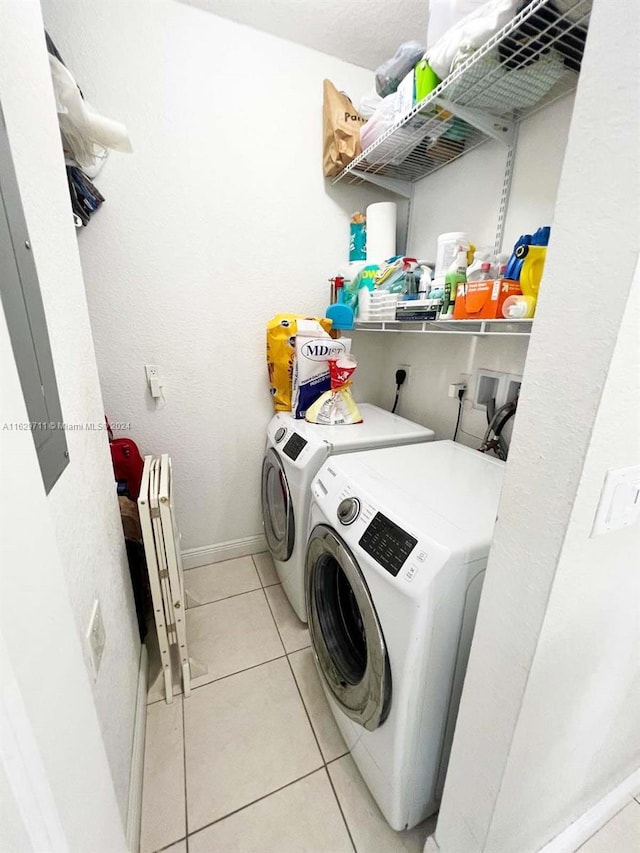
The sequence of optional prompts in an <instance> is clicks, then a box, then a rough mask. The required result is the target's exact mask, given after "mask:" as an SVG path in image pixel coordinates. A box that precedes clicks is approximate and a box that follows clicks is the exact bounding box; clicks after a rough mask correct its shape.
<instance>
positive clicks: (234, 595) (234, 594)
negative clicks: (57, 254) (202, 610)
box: [186, 585, 264, 613]
mask: <svg viewBox="0 0 640 853" xmlns="http://www.w3.org/2000/svg"><path fill="white" fill-rule="evenodd" d="M261 589H264V587H263V586H262V585H260V586H255V587H253V589H243V590H242V592H232V593H231V595H223V596H221V597H220V598H214V599H213V600H212V601H203V602H202V603H201V604H190V605H189V607H187V613H188V612H189V611H190V610H198V608H199V607H206V606H207V605H208V604H217V603H218V602H219V601H229V599H230V598H238V597H239V596H241V595H249V593H250V592H258V591H259V590H261ZM186 592H189V590H188V589H187V590H186Z"/></svg>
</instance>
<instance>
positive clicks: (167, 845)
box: [153, 835, 187, 853]
mask: <svg viewBox="0 0 640 853" xmlns="http://www.w3.org/2000/svg"><path fill="white" fill-rule="evenodd" d="M186 840H187V836H186V835H183V836H182V838H178V839H177V840H176V841H172V842H171V844H165V846H164V847H158V849H157V850H154V851H153V853H163V851H164V850H168V849H169V848H170V847H173V845H174V844H180V842H181V841H184V842H186Z"/></svg>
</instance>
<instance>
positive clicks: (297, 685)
mask: <svg viewBox="0 0 640 853" xmlns="http://www.w3.org/2000/svg"><path fill="white" fill-rule="evenodd" d="M305 648H309V646H306V647H305ZM296 651H303V649H297V650H296ZM291 654H295V652H292V653H291ZM289 657H290V656H289V653H287V663H288V664H289V669H290V670H291V675H292V677H293V683H294V684H295V685H296V688H297V690H298V695H299V696H300V701H301V702H302V707H303V708H304V712H305V714H306V715H307V720H308V721H309V726H310V727H311V731H312V733H313V736H314V738H315V741H316V744H317V746H318V752H319V753H320V758H321V759H322V766H323V767H324V772H325V773H326V775H327V779H328V780H329V785H331V790H332V791H333V796H334V797H335V798H336V803H337V804H338V809H339V811H340V816H341V817H342V820H343V823H344V826H345V829H346V830H347V835H348V836H349V841H350V842H351V846H352V847H353V849H354V851H355V853H358V850H357V848H356V845H355V842H354V840H353V837H352V835H351V830H350V829H349V824H348V823H347V818H346V817H345V814H344V812H343V811H342V804H341V803H340V797H338V793H337V791H336V789H335V787H334V785H333V781H332V779H331V774H330V773H329V767H328V764H330V763H331V762H327V761H326V759H325V757H324V752H323V751H322V747H321V746H320V740H319V739H318V735H317V734H316V730H315V728H314V726H313V722H312V721H311V715H310V713H309V709H308V708H307V703H306V702H305V701H304V696H303V695H302V690H301V689H300V685H299V684H298V679H297V678H296V673H295V670H294V668H293V665H292V663H291V661H290V659H289ZM345 754H346V753H345ZM342 757H343V756H340V758H342ZM333 760H334V761H335V760H336V759H333Z"/></svg>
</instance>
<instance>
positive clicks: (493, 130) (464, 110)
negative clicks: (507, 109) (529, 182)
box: [434, 98, 515, 148]
mask: <svg viewBox="0 0 640 853" xmlns="http://www.w3.org/2000/svg"><path fill="white" fill-rule="evenodd" d="M434 101H435V103H436V104H437V105H438V106H439V107H442V109H444V110H447V112H450V113H453V114H454V116H458V118H461V119H462V120H463V121H466V122H467V124H470V125H472V126H473V127H477V128H478V130H481V131H482V132H483V133H485V134H486V135H487V136H490V137H491V138H492V139H497V140H498V141H499V142H502V143H503V145H506V146H507V148H510V147H511V146H512V145H513V140H514V134H515V124H514V123H513V122H512V121H509V120H508V119H503V118H500V116H494V115H491V113H487V112H483V111H482V110H475V109H473V108H472V107H462V106H460V104H455V103H453V102H452V101H446V100H444V98H435V99H434Z"/></svg>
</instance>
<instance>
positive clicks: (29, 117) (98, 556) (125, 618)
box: [0, 0, 140, 817]
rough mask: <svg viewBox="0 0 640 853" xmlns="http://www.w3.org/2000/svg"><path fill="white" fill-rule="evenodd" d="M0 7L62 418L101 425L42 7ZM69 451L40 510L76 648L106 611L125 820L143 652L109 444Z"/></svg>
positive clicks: (107, 669) (113, 732) (102, 699)
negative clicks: (55, 552) (94, 617)
mask: <svg viewBox="0 0 640 853" xmlns="http://www.w3.org/2000/svg"><path fill="white" fill-rule="evenodd" d="M3 7H4V9H3V12H4V15H5V20H6V23H5V24H3V27H2V30H3V33H8V34H9V35H5V36H3V47H2V51H1V52H0V63H1V64H0V94H1V96H2V109H3V112H4V117H5V121H6V125H7V129H8V133H9V137H10V140H11V144H12V151H13V157H14V163H15V168H16V172H17V175H18V181H19V185H20V190H21V194H22V199H23V206H24V209H25V215H26V219H27V226H28V229H29V234H30V239H31V244H32V247H33V254H34V258H35V262H36V265H37V268H38V274H39V279H40V287H41V290H42V298H43V302H44V307H45V312H46V316H47V324H48V328H49V337H50V341H51V350H52V353H53V360H54V364H55V368H56V376H57V381H58V390H59V393H60V402H61V405H62V413H63V416H64V419H65V421H67V422H70V423H85V422H97V423H100V422H101V421H102V418H103V412H104V409H103V405H102V400H101V395H100V387H99V384H98V373H97V369H96V362H95V355H94V350H93V342H92V338H91V329H90V326H89V316H88V312H87V304H86V299H85V293H84V284H83V280H82V271H81V268H80V260H79V257H78V249H77V244H76V236H75V233H74V228H73V224H72V220H71V212H70V208H69V195H68V189H67V184H66V178H65V173H64V169H63V161H62V150H61V146H60V136H59V132H58V124H57V118H56V114H55V105H54V100H53V92H52V88H51V82H50V76H49V67H48V60H47V55H46V51H45V45H44V39H43V37H42V19H41V16H40V10H39V5H38V3H37V2H19V3H16V2H8V0H5V2H4V3H3ZM27 55H28V56H29V61H28V62H26V61H25V56H27ZM67 444H68V449H69V453H70V458H71V461H70V464H69V466H68V467H67V468H66V470H65V471H64V473H63V474H62V476H61V478H60V479H59V480H58V482H57V483H56V485H55V486H54V487H53V489H52V491H51V492H50V494H49V496H48V499H47V504H48V507H49V511H50V513H51V517H52V520H53V525H54V528H55V533H56V539H57V543H58V549H59V553H60V558H61V560H62V563H63V565H64V570H65V577H66V582H67V586H68V595H69V597H70V599H71V604H72V608H73V614H74V618H75V622H76V628H77V631H78V635H79V636H81V637H83V638H84V633H85V631H86V629H87V626H88V623H89V618H90V614H91V610H92V605H93V601H94V600H95V598H98V599H99V600H100V604H101V607H102V613H103V618H104V623H105V629H106V637H107V640H106V647H105V650H104V655H103V659H102V664H101V669H100V673H99V677H98V680H97V682H96V683H95V684H94V685H93V693H94V700H95V703H96V708H97V711H98V716H99V719H100V725H101V728H102V733H103V736H104V739H105V744H106V749H107V754H108V756H109V761H110V763H111V769H112V773H113V780H114V785H115V788H116V792H117V797H118V803H119V805H120V809H121V812H122V815H123V817H125V816H126V806H127V796H128V785H129V765H130V760H131V742H132V737H133V721H134V711H135V697H136V683H137V672H138V658H139V649H140V644H139V639H138V634H137V627H136V625H135V615H134V610H133V601H132V596H131V583H130V579H129V570H128V566H127V562H126V556H125V553H124V540H123V538H122V532H121V531H122V528H121V525H120V515H119V511H118V503H117V500H116V496H115V492H114V484H113V471H112V469H111V460H110V457H109V450H108V446H107V439H106V435H105V433H104V432H90V431H71V432H68V434H67ZM25 630H29V629H28V627H25ZM51 639H52V642H54V643H55V639H54V638H51ZM83 646H84V640H83ZM42 652H43V654H46V649H45V648H43V650H42ZM59 688H60V689H61V690H63V689H64V684H63V683H61V684H60V685H59Z"/></svg>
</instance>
